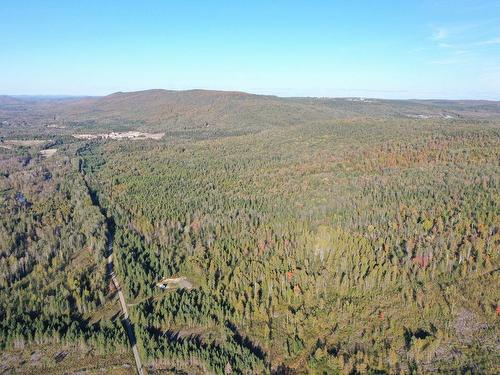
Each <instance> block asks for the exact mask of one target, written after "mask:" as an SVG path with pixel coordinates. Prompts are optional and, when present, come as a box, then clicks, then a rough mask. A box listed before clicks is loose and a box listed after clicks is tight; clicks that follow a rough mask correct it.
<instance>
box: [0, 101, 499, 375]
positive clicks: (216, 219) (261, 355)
mask: <svg viewBox="0 0 500 375" xmlns="http://www.w3.org/2000/svg"><path fill="white" fill-rule="evenodd" d="M154 95H158V94H157V93H155V94H154ZM169 95H171V94H169ZM154 98H155V100H156V96H154ZM135 99H136V98H135ZM223 99H224V100H227V98H226V97H223ZM265 99H266V97H263V98H260V97H254V96H251V97H250V98H249V99H248V100H249V103H250V104H248V108H250V109H248V110H243V111H242V112H239V116H240V117H241V121H240V123H239V124H238V123H237V122H235V123H234V125H233V127H231V124H232V123H233V121H237V119H236V118H237V115H236V114H235V113H232V114H231V115H228V116H223V115H220V114H218V113H217V110H218V109H217V110H216V111H215V114H213V113H212V114H210V116H214V119H213V120H212V118H211V119H210V121H209V120H207V121H206V122H204V121H201V122H199V123H196V122H193V123H194V124H198V125H196V126H195V125H193V126H191V127H190V126H185V123H189V122H190V121H197V119H198V118H197V117H196V116H198V115H199V113H196V116H195V115H193V113H192V112H189V113H188V115H186V116H185V117H182V118H181V119H178V120H177V122H175V123H174V124H172V125H171V128H170V129H169V128H168V127H167V128H166V129H167V132H166V134H165V135H164V136H163V138H162V139H161V140H114V139H89V140H82V139H74V138H71V137H70V135H69V134H67V133H65V132H66V131H67V130H66V129H65V130H64V131H63V132H62V133H64V134H61V135H60V136H59V137H58V138H57V139H59V143H58V144H57V145H56V146H54V142H52V144H47V143H43V142H40V143H37V144H36V145H31V146H26V145H24V144H23V146H19V147H17V146H16V147H11V146H9V147H8V148H4V149H2V151H1V160H0V163H1V175H0V190H1V196H0V199H1V201H0V211H1V219H0V244H1V249H0V251H1V253H0V272H1V275H2V277H1V278H0V289H1V294H0V298H1V303H0V348H1V350H2V351H3V352H4V353H10V352H13V351H15V350H22V349H23V348H27V349H26V350H31V349H30V348H32V347H39V346H43V345H46V346H54V347H76V346H77V347H79V348H84V351H87V352H91V353H92V354H91V355H96V356H97V355H102V356H108V357H113V356H115V358H119V357H118V356H119V355H124V353H127V352H129V351H130V347H129V346H130V344H129V342H128V340H127V334H126V332H125V330H124V329H123V327H122V324H121V322H120V309H119V304H118V302H117V295H116V290H114V288H113V285H112V283H111V282H110V275H109V273H108V272H107V268H106V265H107V263H106V257H107V256H108V255H109V254H108V250H109V246H110V241H112V248H113V257H114V272H115V274H116V275H117V277H118V278H119V280H120V282H121V287H122V289H123V293H124V295H125V299H126V301H127V303H128V306H129V313H130V320H131V322H132V324H133V327H134V331H135V336H136V339H137V346H138V348H139V352H140V355H141V358H142V361H143V365H144V366H145V368H146V370H147V371H151V372H152V373H216V374H229V373H244V374H251V373H256V374H257V373H258V374H260V373H274V374H295V373H297V374H300V373H317V374H335V373H339V374H357V373H372V374H374V373H377V374H378V373H431V372H452V373H455V372H458V373H468V372H469V373H496V372H497V371H498V355H499V352H498V333H499V318H500V294H499V292H498V291H499V285H500V283H499V274H498V270H499V266H500V259H499V251H498V250H499V248H500V233H499V222H500V210H499V204H500V194H499V191H500V190H499V183H500V181H499V176H500V173H499V172H500V165H499V161H500V122H499V120H498V118H499V117H500V116H498V117H496V118H495V117H494V116H493V115H492V114H491V113H489V114H488V116H479V115H477V116H473V115H470V114H469V113H466V114H464V113H465V112H463V113H462V114H461V115H460V116H456V117H454V118H445V117H442V116H441V117H439V116H429V117H423V118H413V117H408V116H402V115H401V111H406V110H407V107H408V106H409V104H408V103H405V102H403V103H402V104H401V106H399V104H398V103H397V102H394V103H384V104H383V107H381V108H378V110H377V111H382V110H384V109H385V108H387V107H390V108H392V112H391V113H390V114H389V115H386V114H384V115H379V114H378V112H377V111H375V112H374V113H375V114H374V115H373V116H370V110H371V107H370V106H371V104H363V103H359V104H356V105H359V106H360V107H359V109H358V110H356V112H355V113H351V114H350V115H349V113H348V110H349V108H350V107H348V106H352V105H354V104H352V103H347V102H346V103H343V104H342V105H340V106H337V107H336V104H335V102H333V101H332V102H325V101H319V100H318V101H316V102H313V103H311V102H310V101H311V100H309V99H303V100H298V99H290V100H288V101H285V102H283V103H282V102H280V101H279V99H269V98H268V99H266V100H269V104H268V106H267V107H266V110H265V111H263V112H262V113H257V112H255V102H256V101H257V102H258V101H260V100H265ZM179 100H181V101H182V100H184V99H182V98H181V99H179ZM193 100H197V98H196V97H195V99H193ZM221 100H222V99H221V98H219V97H216V99H211V101H208V103H206V102H203V103H202V104H203V106H210V105H213V106H215V108H219V107H218V106H219V105H221V104H220V102H221ZM234 100H235V102H231V103H236V104H234V105H230V106H229V109H232V108H241V107H242V106H244V104H242V102H241V101H242V100H243V99H242V98H241V97H240V96H236V99H234ZM275 102H276V103H279V104H276V103H275ZM214 103H215V104H214ZM224 103H225V102H224ZM245 103H246V102H245ZM188 104H189V105H190V106H191V105H192V103H191V102H188ZM431 104H432V103H424V104H420V103H416V104H415V103H414V104H412V105H415V106H417V107H416V108H420V107H419V106H423V105H425V106H428V107H429V108H430V106H431ZM44 105H45V104H44ZM68 105H69V104H68ZM72 105H75V104H72ZM79 105H82V104H79ZM92 105H95V104H92ZM185 105H186V106H187V104H185ZM245 105H247V104H245ZM456 105H457V106H458V104H456ZM363 106H364V107H363ZM405 106H406V107H405ZM464 106H465V104H462V107H460V108H462V109H463V108H465V107H464ZM306 107H307V108H308V111H309V112H308V111H306V112H305V113H306V114H305V115H304V116H303V118H298V117H296V113H299V112H300V111H302V110H303V109H304V108H306ZM428 107H426V108H428ZM182 108H184V107H182ZM244 108H247V107H244ZM290 108H291V109H290ZM332 108H333V109H334V110H335V111H337V112H335V113H337V114H338V111H339V109H338V108H340V109H342V111H344V112H342V115H338V116H330V112H329V111H331V110H332ZM346 108H347V109H346ZM412 108H413V107H412ZM450 108H451V109H448V111H449V112H446V113H452V111H453V110H456V108H455V107H452V106H451V105H450ZM474 108H476V107H474ZM413 109H414V108H413ZM476 109H477V108H476ZM476 109H475V110H476ZM189 110H190V111H191V107H189ZM427 110H429V109H427ZM433 110H435V111H437V113H440V111H442V110H443V109H442V108H441V107H439V106H436V107H435V108H434V109H433ZM40 111H42V110H41V109H40ZM429 111H430V110H429ZM78 113H80V114H81V113H84V111H83V110H80V112H78ZM124 113H128V112H124ZM493 113H494V112H493ZM348 115H349V116H348ZM158 116H160V115H158ZM193 116H195V117H193ZM200 116H201V115H200ZM308 116H309V117H308ZM106 118H107V117H106ZM155 119H156V117H155ZM266 119H268V120H267V122H266ZM44 121H45V120H44ZM60 121H61V124H62V123H63V120H60ZM99 121H101V120H98V121H97V123H99ZM134 121H139V120H137V119H134ZM151 121H152V122H151V123H154V121H153V120H151ZM158 121H160V120H158ZM165 121H168V119H166V120H165ZM151 123H149V122H148V121H144V122H142V124H143V125H141V126H143V127H144V128H143V130H157V129H160V128H161V126H160V125H154V126H153V125H151ZM68 124H69V123H66V125H68ZM133 124H134V126H135V125H136V123H135V122H133ZM247 124H253V125H252V126H247ZM68 126H70V125H68ZM92 126H93V125H92ZM92 126H90V127H89V128H86V129H85V131H88V132H91V131H95V129H94V128H93V127H92ZM176 126H177V128H176ZM28 129H31V128H30V127H27V128H26V130H23V128H22V127H17V128H15V129H10V130H9V129H7V130H5V129H4V132H5V134H7V135H9V134H10V136H11V137H13V138H16V139H18V138H22V137H23V135H24V134H27V132H28ZM43 129H45V130H43ZM43 129H42V130H41V132H40V134H41V136H49V135H50V136H51V138H53V132H54V131H55V130H54V129H55V128H54V127H51V128H49V129H47V127H46V126H45V128H43ZM120 129H122V128H120ZM172 129H175V131H174V130H172ZM118 130H119V129H118ZM9 132H10V133H9ZM23 132H25V133H23ZM44 132H45V133H44ZM7 138H8V137H6V139H7ZM45 142H46V141H45ZM5 144H6V145H7V143H5ZM54 147H57V153H55V155H52V156H50V157H44V156H43V155H44V154H43V152H42V154H40V152H41V151H43V149H44V148H45V149H47V148H54ZM111 223H112V225H111ZM169 278H171V279H173V280H178V279H175V278H179V279H182V280H185V283H184V284H182V285H181V286H179V285H178V284H176V283H175V282H172V281H168V282H165V283H167V284H168V283H170V284H168V285H167V287H165V284H162V280H166V279H169ZM68 350H69V349H68ZM130 363H131V362H130ZM56 367H57V366H56ZM129 371H133V369H132V368H130V369H129Z"/></svg>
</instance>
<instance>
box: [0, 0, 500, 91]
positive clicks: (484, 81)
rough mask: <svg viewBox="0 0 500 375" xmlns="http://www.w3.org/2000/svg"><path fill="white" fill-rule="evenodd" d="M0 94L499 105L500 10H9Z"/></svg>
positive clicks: (458, 6) (43, 6)
mask: <svg viewBox="0 0 500 375" xmlns="http://www.w3.org/2000/svg"><path fill="white" fill-rule="evenodd" d="M0 20H1V22H0V94H51V95H55V94H67V95H80V94H86V95H102V94H109V93H111V92H115V91H132V90H140V89H149V88H165V89H190V88H205V89H222V90H241V91H248V92H254V93H264V94H276V95H281V96H365V97H385V98H470V99H495V100H500V1H498V0H489V1H486V0H484V1H482V0H475V1H472V0H454V1H448V0H434V1H430V0H420V1H383V0H378V1H375V0H373V1H347V0H345V1H334V0H329V1H314V0H310V1H306V0H303V1H293V0H289V1H284V0H283V1H280V0H275V1H273V0H267V1H265V0H263V1H243V0H241V1H237V0H232V1H216V0H213V1H202V0H199V1H194V0H182V1H181V0H178V1H173V0H170V1H168V0H163V1H127V0H120V1H47V0H46V1H23V0H2V1H1V4H0Z"/></svg>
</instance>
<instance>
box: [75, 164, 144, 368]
mask: <svg viewBox="0 0 500 375" xmlns="http://www.w3.org/2000/svg"><path fill="white" fill-rule="evenodd" d="M80 173H81V174H82V178H83V181H84V183H85V186H86V187H87V190H88V193H89V196H90V199H91V200H92V203H93V204H94V206H97V207H98V208H99V210H100V212H101V213H102V215H103V216H104V217H106V225H107V232H108V239H107V240H108V256H107V266H108V274H109V275H110V277H111V280H112V281H113V285H114V286H115V288H116V291H117V293H118V299H119V301H120V306H121V310H122V314H123V319H122V322H123V326H124V327H125V330H126V331H127V336H128V339H129V342H130V346H131V347H132V352H133V354H134V360H135V366H136V368H137V373H138V374H139V375H144V372H143V367H142V362H141V357H140V355H139V350H138V349H137V340H136V338H135V333H134V327H133V326H132V323H131V322H130V318H129V315H128V309H127V303H126V301H125V296H124V294H123V291H122V288H121V287H120V283H119V281H118V278H117V276H116V274H115V272H114V268H113V243H114V231H115V228H114V227H115V223H114V220H113V218H108V217H107V215H106V212H105V209H104V208H103V207H102V206H101V205H100V203H99V199H98V198H97V197H96V196H95V194H94V193H93V192H92V189H91V188H90V186H89V184H88V182H87V180H86V179H85V172H84V170H83V169H82V168H80Z"/></svg>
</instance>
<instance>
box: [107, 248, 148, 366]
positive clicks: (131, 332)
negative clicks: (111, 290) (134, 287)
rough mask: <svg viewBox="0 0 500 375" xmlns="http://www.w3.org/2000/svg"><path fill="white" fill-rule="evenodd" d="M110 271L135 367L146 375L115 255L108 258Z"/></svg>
mask: <svg viewBox="0 0 500 375" xmlns="http://www.w3.org/2000/svg"><path fill="white" fill-rule="evenodd" d="M112 246H113V245H112V242H110V244H109V249H108V250H109V252H110V253H111V252H112ZM108 271H109V274H110V276H111V280H112V281H113V284H114V286H115V288H116V290H117V291H118V298H119V299H120V306H121V308H122V313H123V325H124V326H125V329H126V330H127V335H128V339H129V341H130V346H131V347H132V352H133V353H134V359H135V366H136V367H137V373H138V374H139V375H144V372H143V370H142V363H141V357H140V356H139V350H138V349H137V343H136V339H135V334H134V329H133V328H132V324H131V323H130V319H129V316H128V309H127V303H126V302H125V296H124V295H123V291H122V288H121V287H120V283H119V282H118V279H117V277H116V275H115V272H114V269H113V254H112V253H111V254H110V255H109V256H108Z"/></svg>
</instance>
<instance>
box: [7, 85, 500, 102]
mask: <svg viewBox="0 0 500 375" xmlns="http://www.w3.org/2000/svg"><path fill="white" fill-rule="evenodd" d="M155 90H163V91H174V92H185V91H220V92H240V93H243V94H250V95H259V96H275V97H278V98H312V99H352V98H353V99H357V98H359V99H372V100H401V101H411V100H423V101H426V100H429V101H432V100H445V101H462V100H463V101H491V102H498V101H500V99H481V98H453V99H449V98H439V97H428V98H417V97H407V98H386V97H378V96H367V95H352V96H311V95H309V96H292V95H290V96H287V95H276V94H266V93H259V92H249V91H241V90H223V89H205V88H190V89H164V88H151V89H143V90H132V91H114V92H109V93H104V94H101V95H92V94H0V96H9V97H12V98H43V99H72V98H101V97H106V96H109V95H113V94H118V93H134V92H141V91H155Z"/></svg>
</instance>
